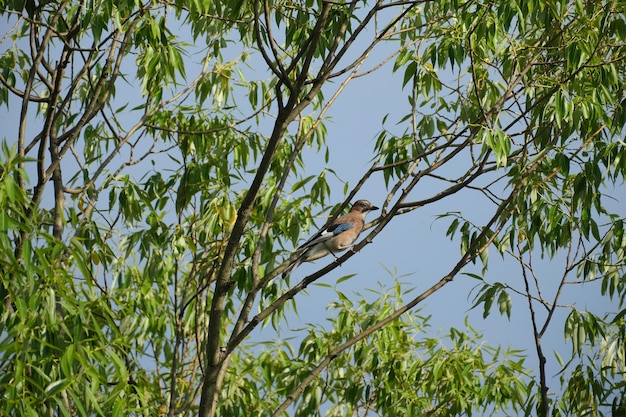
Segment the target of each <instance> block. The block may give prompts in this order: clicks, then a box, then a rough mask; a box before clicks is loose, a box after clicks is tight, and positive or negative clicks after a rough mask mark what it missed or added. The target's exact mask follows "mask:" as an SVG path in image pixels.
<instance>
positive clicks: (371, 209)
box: [370, 206, 378, 211]
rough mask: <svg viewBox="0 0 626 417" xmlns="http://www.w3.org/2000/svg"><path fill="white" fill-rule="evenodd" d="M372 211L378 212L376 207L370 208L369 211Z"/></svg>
mask: <svg viewBox="0 0 626 417" xmlns="http://www.w3.org/2000/svg"><path fill="white" fill-rule="evenodd" d="M374 210H378V207H376V206H372V207H370V211H374Z"/></svg>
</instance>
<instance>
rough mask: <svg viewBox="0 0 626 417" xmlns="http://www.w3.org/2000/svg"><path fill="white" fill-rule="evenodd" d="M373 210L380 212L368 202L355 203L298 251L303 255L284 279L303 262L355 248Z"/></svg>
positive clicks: (284, 274)
mask: <svg viewBox="0 0 626 417" xmlns="http://www.w3.org/2000/svg"><path fill="white" fill-rule="evenodd" d="M373 210H378V207H376V206H374V205H372V203H370V202H369V201H367V200H358V201H357V202H356V203H354V205H353V206H352V208H351V209H350V211H349V212H348V213H347V214H345V215H343V216H340V217H338V218H337V219H335V221H333V222H332V223H331V224H330V226H328V227H326V228H324V229H322V230H320V231H319V232H317V233H316V234H314V235H313V236H311V238H310V239H309V240H307V241H306V242H304V243H303V244H302V245H300V247H298V249H296V252H302V253H301V254H300V256H298V257H297V258H296V260H295V261H294V262H293V263H292V264H291V265H289V266H288V267H287V269H285V272H283V278H285V277H287V276H288V275H289V274H291V272H292V271H293V270H294V269H296V268H297V267H298V266H300V264H301V263H302V262H310V261H314V260H316V259H319V258H321V257H323V256H326V255H328V254H329V253H332V254H333V256H335V252H340V251H342V250H346V249H347V248H349V247H352V246H354V245H353V244H354V241H355V240H356V239H357V238H358V237H359V234H361V231H362V230H363V226H364V225H365V216H366V215H367V213H368V212H370V211H373ZM335 258H336V257H335Z"/></svg>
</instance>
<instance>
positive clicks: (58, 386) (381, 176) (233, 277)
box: [0, 0, 626, 417]
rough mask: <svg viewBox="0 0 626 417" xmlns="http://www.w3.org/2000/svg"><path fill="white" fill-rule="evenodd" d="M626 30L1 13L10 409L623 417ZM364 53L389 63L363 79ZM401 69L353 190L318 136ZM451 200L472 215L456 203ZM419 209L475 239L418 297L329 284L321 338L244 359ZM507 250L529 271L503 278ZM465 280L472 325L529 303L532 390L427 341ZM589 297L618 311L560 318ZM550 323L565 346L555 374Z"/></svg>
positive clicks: (315, 4) (107, 10) (494, 357)
mask: <svg viewBox="0 0 626 417" xmlns="http://www.w3.org/2000/svg"><path fill="white" fill-rule="evenodd" d="M625 12H626V4H624V3H623V2H622V1H618V0H612V1H603V2H592V1H578V0H574V1H553V0H547V1H546V0H541V1H540V0H527V1H526V0H525V1H490V2H484V1H480V0H470V1H466V2H458V1H456V0H445V1H415V2H411V1H410V2H405V1H401V2H395V1H377V2H341V1H339V2H327V1H315V0H306V1H302V2H281V1H272V0H267V1H263V2H260V1H253V2H243V1H240V0H232V1H222V2H210V1H192V2H183V1H174V2H163V1H159V0H155V1H149V2H145V3H139V2H136V1H122V2H111V1H108V0H90V1H87V2H82V3H77V4H72V3H71V2H41V3H36V2H33V1H30V0H27V1H18V0H12V1H7V2H5V3H4V4H3V6H2V8H1V9H0V13H1V14H2V17H3V18H4V19H7V22H8V23H9V24H8V25H6V29H5V30H6V32H5V33H3V36H2V37H1V39H0V43H1V44H2V45H3V49H2V51H1V53H0V105H3V106H6V107H7V108H8V110H9V114H10V115H11V120H12V121H14V123H15V126H13V127H12V129H13V131H12V132H11V133H5V137H4V141H3V142H2V155H3V156H2V163H1V165H0V202H1V204H2V208H3V210H1V211H0V229H1V231H2V233H0V263H1V265H2V268H1V271H0V297H1V298H2V300H3V304H2V310H1V312H0V321H1V323H2V329H3V330H2V332H0V368H1V371H2V372H0V375H1V376H0V395H2V397H3V399H4V401H3V402H2V404H1V405H0V414H3V415H5V414H6V415H68V416H69V415H81V416H88V415H89V416H91V415H107V416H108V415H112V416H115V415H135V414H136V415H169V416H173V415H192V414H193V415H195V414H198V415H201V416H203V417H204V416H214V415H241V414H246V415H255V414H271V413H274V414H275V415H284V414H287V413H289V412H292V413H293V414H297V415H316V414H322V413H325V414H327V415H346V414H358V413H363V414H365V413H368V412H372V413H378V414H380V415H400V414H401V415H471V414H473V413H474V414H477V413H480V414H482V415H484V414H495V413H497V412H499V411H504V412H507V413H508V412H510V413H518V414H519V413H522V412H523V413H524V414H525V415H530V414H533V413H536V414H538V415H541V416H548V415H550V414H552V415H583V414H591V415H610V414H611V413H613V414H614V415H616V414H619V413H623V410H624V407H625V404H624V401H623V398H624V397H625V396H626V395H625V393H624V383H623V379H624V374H623V369H624V357H625V355H626V354H625V353H624V346H625V344H624V339H625V336H624V335H625V331H626V330H625V327H624V316H625V313H624V311H625V310H624V298H625V295H626V285H625V284H624V283H625V281H626V279H625V277H626V275H625V272H624V267H625V265H626V253H625V249H624V248H625V247H626V241H625V237H624V214H623V212H620V211H619V209H615V208H614V204H611V203H612V202H611V200H610V199H611V198H612V195H611V193H612V190H614V189H619V188H620V187H623V182H624V178H625V177H626V149H625V145H624V141H623V140H622V136H623V132H624V125H625V123H626V111H624V108H625V106H626V99H624V97H625V96H626V95H625V90H626V84H625V83H624V79H625V77H624V74H625V73H626V62H625V58H624V53H623V49H624V41H625V40H626V24H625V23H624V19H623V16H624V13H625ZM375 50H376V52H378V51H381V53H382V54H387V58H380V60H379V62H377V63H375V64H374V65H373V66H372V67H370V69H364V68H365V67H364V65H365V64H366V63H368V64H369V62H370V61H368V59H371V57H372V56H380V55H376V54H374V53H373V52H374V51H375ZM389 61H392V71H393V72H394V74H395V75H396V77H397V78H398V80H400V82H399V85H401V88H402V90H400V89H399V90H398V92H397V94H398V97H401V96H402V95H404V96H406V100H404V101H403V100H401V99H399V100H397V101H398V103H403V104H400V105H399V106H398V107H397V108H401V109H402V110H401V113H400V114H398V111H397V108H394V111H393V112H391V113H390V114H389V115H387V116H386V117H384V118H383V120H382V123H381V125H382V128H381V130H380V132H379V133H378V134H376V135H374V136H375V138H374V141H373V142H372V145H369V146H371V148H368V152H369V153H370V154H371V156H372V158H371V163H372V165H371V168H369V169H366V170H364V172H363V173H362V176H361V178H360V179H357V180H356V181H354V182H353V183H348V182H346V181H344V180H342V179H341V178H340V176H341V173H339V172H338V170H337V169H335V168H336V167H333V166H332V165H331V162H330V161H332V159H331V158H330V156H331V154H332V151H333V149H334V146H336V143H334V142H331V141H327V139H328V138H327V136H328V130H327V127H326V125H325V123H326V121H327V117H328V116H329V115H332V107H331V106H332V104H333V103H334V102H335V101H336V100H337V98H338V97H339V95H340V94H342V92H343V91H344V89H345V87H346V86H347V85H348V84H349V83H350V82H352V81H353V80H354V79H356V78H359V77H362V76H370V74H372V73H375V72H376V71H377V70H378V68H380V67H381V66H382V64H384V63H386V62H389ZM379 64H380V65H379ZM14 116H15V117H14ZM359 145H360V148H365V144H359ZM310 155H314V156H315V157H316V158H318V159H319V161H322V160H323V162H320V164H321V166H319V165H316V164H315V163H312V162H311V161H312V160H313V159H314V158H311V156H310ZM377 180H381V181H380V184H384V186H385V188H386V195H385V196H384V197H381V198H380V200H384V205H383V206H382V207H381V208H382V210H381V215H380V217H378V218H377V219H375V221H374V222H373V224H372V225H371V226H372V228H371V229H370V230H368V231H367V232H366V233H367V236H365V238H364V239H362V240H361V241H359V242H358V243H357V245H356V246H355V248H354V251H349V252H347V253H346V254H345V255H343V256H342V257H341V258H339V259H338V260H337V262H335V263H333V264H330V265H328V266H327V267H325V268H323V269H321V270H320V271H318V272H316V273H314V274H312V275H309V276H308V277H305V278H304V279H302V280H301V281H300V282H298V283H292V282H290V281H289V280H278V279H276V277H277V276H279V275H280V274H281V272H282V271H283V270H284V269H285V268H286V267H287V266H288V264H289V263H290V262H291V260H292V259H290V257H289V254H288V253H289V250H291V249H292V248H293V247H294V246H296V245H297V243H298V241H299V239H300V238H301V236H303V234H305V233H306V232H308V231H310V229H311V228H312V227H313V219H314V218H316V217H324V219H325V220H327V219H328V220H330V218H331V216H334V215H337V214H338V213H340V212H341V211H342V210H344V209H345V208H346V206H347V205H348V204H349V202H350V201H351V200H353V199H354V197H355V196H356V195H357V193H358V192H359V191H360V190H362V189H363V187H364V186H365V184H369V183H373V182H375V181H377ZM337 182H339V184H340V185H343V187H344V189H343V195H344V197H345V199H344V202H343V203H340V204H336V205H335V206H333V207H331V199H333V200H334V199H336V198H337V196H336V194H331V185H333V189H334V184H335V183H337ZM381 187H382V186H381ZM455 196H462V198H468V199H472V201H479V202H480V204H481V207H484V208H485V209H484V210H483V211H482V212H481V213H479V214H478V215H477V214H476V213H473V212H471V211H470V210H467V209H466V208H465V207H463V208H462V209H460V210H457V209H456V208H452V207H448V206H446V205H445V204H446V203H447V202H448V201H453V198H454V197H455ZM436 204H443V206H435V205H436ZM429 205H431V206H433V207H437V210H438V213H439V217H438V218H439V221H442V222H447V223H446V227H447V236H448V237H449V238H450V239H452V240H453V241H455V242H458V244H459V247H460V255H458V258H457V259H456V260H455V261H452V263H451V264H450V265H449V266H447V268H448V271H449V272H448V273H447V274H445V275H444V276H442V277H441V279H440V280H439V281H438V282H436V283H434V284H432V287H431V288H429V289H427V290H425V291H424V292H423V293H421V294H415V290H407V291H406V293H405V294H403V293H402V292H403V290H402V289H401V287H400V285H399V284H397V282H396V284H395V285H394V286H390V288H391V289H390V290H384V289H383V290H380V291H376V293H375V297H374V300H370V299H369V298H368V297H366V296H362V295H360V294H355V295H350V296H348V295H346V294H345V293H344V292H342V291H341V290H340V289H339V288H335V291H336V295H337V299H338V301H336V302H335V303H334V304H333V305H331V306H330V308H329V310H328V311H329V315H330V316H331V317H332V318H331V319H330V321H329V323H327V325H326V326H322V325H321V324H319V323H317V324H312V325H307V326H306V327H305V328H304V329H300V330H299V331H297V332H296V337H297V339H296V341H295V343H294V344H293V345H292V344H291V343H290V342H289V341H287V340H278V341H274V342H265V343H260V344H256V345H254V344H253V342H252V341H251V340H254V337H253V336H255V335H256V334H257V333H256V332H258V331H259V330H260V329H261V328H263V327H264V326H267V325H268V324H269V325H271V326H272V327H273V328H274V329H275V330H276V331H277V332H278V333H279V334H280V333H281V332H287V331H288V330H289V331H291V330H293V329H290V327H289V321H288V320H287V319H288V318H289V317H292V316H293V314H294V313H295V314H297V313H298V302H299V301H300V300H302V299H303V298H304V297H306V292H305V291H304V290H305V288H306V287H307V286H308V285H310V284H311V283H313V282H314V281H316V280H317V279H318V278H320V277H321V276H323V275H324V274H326V273H327V272H329V271H330V270H332V269H334V268H336V267H337V266H338V265H340V264H341V262H343V261H345V260H347V259H348V258H349V257H351V256H354V255H355V253H357V252H358V250H359V249H360V248H362V247H363V246H364V245H366V244H368V243H371V242H372V241H373V240H374V239H375V238H376V237H377V236H378V235H379V234H380V233H381V232H384V230H385V228H386V227H387V226H388V225H389V224H390V223H391V222H392V221H394V222H395V221H396V220H398V219H400V218H403V217H404V218H406V217H407V216H410V215H411V213H414V212H415V210H418V209H421V208H423V207H425V206H429ZM441 207H444V208H441ZM318 223H320V222H318ZM318 226H320V224H318ZM489 249H492V250H491V252H490V251H489ZM493 253H497V254H498V255H499V256H501V257H502V259H503V260H505V261H506V262H508V265H509V266H510V267H511V268H510V270H511V271H513V267H515V271H516V272H510V273H508V274H506V277H505V278H501V277H500V276H499V275H498V274H497V273H495V272H493V271H494V270H493V269H492V268H493V260H492V259H490V256H489V255H490V254H493ZM557 262H560V263H561V264H562V268H561V272H562V273H561V274H560V275H559V276H553V275H544V274H545V273H544V272H543V269H542V265H544V264H545V263H557ZM477 263H479V264H480V269H479V270H475V269H474V268H475V267H474V266H473V265H474V264H477ZM459 275H461V276H464V277H471V278H474V279H475V280H476V282H477V283H478V284H477V286H476V288H475V292H474V295H473V296H474V298H473V307H474V308H479V309H481V310H482V312H483V317H485V318H486V317H488V316H489V315H490V314H491V312H492V311H494V310H495V308H494V307H495V306H497V307H498V311H499V312H500V314H502V315H505V316H507V318H511V316H512V314H514V312H516V311H522V310H523V309H527V310H528V313H529V317H530V324H531V326H532V328H533V336H534V344H535V347H536V352H535V353H534V354H536V355H537V360H538V367H537V372H536V374H537V375H535V374H534V373H533V372H531V370H530V369H529V368H528V365H527V363H526V362H525V361H524V360H523V359H524V357H523V355H522V354H521V353H520V352H519V351H517V350H515V349H503V348H501V347H491V346H488V345H487V344H485V343H480V342H479V340H480V339H481V335H480V334H479V333H478V332H476V331H474V330H473V329H472V328H471V327H470V326H469V324H468V325H467V328H466V329H465V330H458V329H454V328H452V329H450V331H449V332H448V333H447V334H445V335H444V336H443V337H438V338H434V337H432V336H431V335H430V333H428V330H429V321H428V318H425V317H421V316H419V315H418V313H417V312H416V311H415V307H416V306H417V305H418V304H419V303H421V302H422V301H424V300H425V299H427V298H428V297H429V296H430V295H432V294H433V293H435V292H437V291H440V290H442V291H444V290H443V288H444V287H446V286H447V285H448V284H450V283H451V282H452V281H453V280H454V279H455V278H456V277H457V276H459ZM494 277H497V278H495V279H494ZM340 282H341V280H340ZM593 283H597V284H598V285H597V287H598V293H599V295H598V296H599V297H603V299H605V300H607V305H610V309H611V311H609V310H607V311H604V312H601V313H598V312H594V311H590V310H587V309H585V307H584V306H581V305H580V304H576V302H575V300H574V301H571V300H567V299H566V296H565V295H564V293H565V291H564V288H566V287H572V286H580V285H582V284H585V285H590V284H593ZM292 284H293V285H292ZM452 285H454V284H452ZM446 288H447V287H446ZM585 288H588V287H585ZM592 288H595V287H592ZM470 307H471V306H470ZM514 307H515V308H514ZM563 312H566V314H567V318H566V319H565V322H564V327H563V328H562V331H563V337H564V343H567V344H569V343H571V346H572V349H571V354H570V356H569V358H566V359H563V358H562V357H561V356H559V353H557V354H556V357H555V358H553V357H549V358H548V357H546V354H545V353H544V348H543V347H542V346H543V345H542V343H541V342H542V340H544V338H545V336H546V334H547V333H548V332H556V331H559V332H560V331H561V329H559V328H558V326H557V324H556V323H557V319H555V317H556V316H557V315H558V313H563ZM442 339H443V340H442ZM294 346H297V348H296V347H294ZM548 361H551V362H555V361H558V362H559V365H560V367H561V370H560V373H559V378H560V381H559V382H560V384H561V387H560V390H559V391H558V393H557V394H553V393H552V392H548V389H547V387H548V383H547V379H548V377H549V376H548V375H547V370H546V363H547V362H548Z"/></svg>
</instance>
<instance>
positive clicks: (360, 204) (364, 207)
mask: <svg viewBox="0 0 626 417" xmlns="http://www.w3.org/2000/svg"><path fill="white" fill-rule="evenodd" d="M374 210H378V207H376V206H375V205H373V204H372V203H370V202H369V201H367V200H358V201H357V202H356V203H354V205H353V206H352V208H351V209H350V211H356V212H357V213H362V214H365V213H367V212H369V211H374Z"/></svg>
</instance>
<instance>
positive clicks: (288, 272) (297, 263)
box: [283, 256, 303, 279]
mask: <svg viewBox="0 0 626 417" xmlns="http://www.w3.org/2000/svg"><path fill="white" fill-rule="evenodd" d="M302 262H303V260H302V256H299V257H297V258H296V260H295V261H293V263H292V264H291V265H289V266H288V267H287V269H285V271H284V272H283V279H284V278H287V277H288V276H289V275H291V273H292V272H293V270H294V269H296V268H297V267H299V266H300V264H301V263H302Z"/></svg>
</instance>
